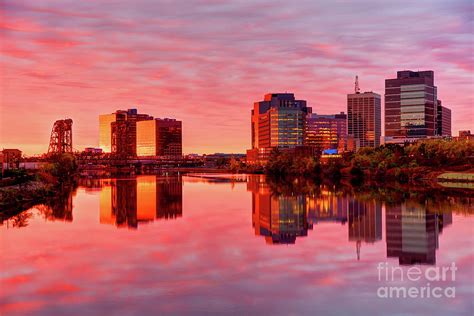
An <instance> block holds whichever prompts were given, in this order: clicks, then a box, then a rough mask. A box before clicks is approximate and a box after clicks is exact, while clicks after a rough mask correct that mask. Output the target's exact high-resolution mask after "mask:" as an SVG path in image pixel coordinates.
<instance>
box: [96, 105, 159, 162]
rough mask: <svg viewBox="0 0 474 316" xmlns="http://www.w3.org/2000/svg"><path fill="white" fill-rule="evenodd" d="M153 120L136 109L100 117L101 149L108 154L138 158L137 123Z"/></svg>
mask: <svg viewBox="0 0 474 316" xmlns="http://www.w3.org/2000/svg"><path fill="white" fill-rule="evenodd" d="M152 119H153V117H151V116H149V115H148V114H139V113H138V112H137V110H136V109H128V110H127V111H124V110H118V111H116V112H115V113H112V114H104V115H100V116H99V147H100V148H102V150H103V151H104V152H107V153H114V154H118V155H123V156H132V157H133V156H136V154H137V149H136V134H137V132H136V123H137V122H139V121H143V120H152Z"/></svg>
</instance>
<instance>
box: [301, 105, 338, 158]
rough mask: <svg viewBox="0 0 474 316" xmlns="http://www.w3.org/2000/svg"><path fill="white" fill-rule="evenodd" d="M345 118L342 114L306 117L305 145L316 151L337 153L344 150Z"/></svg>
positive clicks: (310, 115)
mask: <svg viewBox="0 0 474 316" xmlns="http://www.w3.org/2000/svg"><path fill="white" fill-rule="evenodd" d="M346 121H347V116H346V114H344V112H341V113H340V114H334V115H318V114H316V113H312V114H308V115H307V116H306V126H305V145H306V146H311V147H314V148H315V149H316V150H318V151H320V152H321V151H324V150H331V149H335V150H337V151H338V152H343V151H345V150H346V148H347V146H346V143H347V123H346Z"/></svg>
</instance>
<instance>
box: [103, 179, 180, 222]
mask: <svg viewBox="0 0 474 316" xmlns="http://www.w3.org/2000/svg"><path fill="white" fill-rule="evenodd" d="M102 184H103V186H102V191H101V196H100V223H103V224H115V225H117V226H128V227H131V228H136V227H138V223H140V222H149V221H153V220H155V219H172V218H178V217H181V216H182V214H183V190H182V181H181V178H180V177H159V176H154V175H152V176H138V177H136V178H132V179H111V180H103V183H102Z"/></svg>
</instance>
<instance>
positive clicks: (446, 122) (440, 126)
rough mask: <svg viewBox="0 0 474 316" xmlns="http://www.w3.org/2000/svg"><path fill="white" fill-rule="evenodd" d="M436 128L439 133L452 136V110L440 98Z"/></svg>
mask: <svg viewBox="0 0 474 316" xmlns="http://www.w3.org/2000/svg"><path fill="white" fill-rule="evenodd" d="M436 128H437V131H436V133H437V135H439V136H451V110H450V109H448V108H447V107H445V106H443V105H442V103H441V100H438V109H437V118H436Z"/></svg>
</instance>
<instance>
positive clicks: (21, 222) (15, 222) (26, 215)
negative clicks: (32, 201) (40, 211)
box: [2, 211, 33, 228]
mask: <svg viewBox="0 0 474 316" xmlns="http://www.w3.org/2000/svg"><path fill="white" fill-rule="evenodd" d="M31 217H33V213H32V212H31V211H25V212H22V213H20V214H17V215H14V216H12V217H10V218H8V219H7V220H6V221H5V222H6V223H5V225H6V226H7V228H10V227H11V228H21V227H26V226H28V220H29V219H30V218H31ZM2 224H3V223H2Z"/></svg>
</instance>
